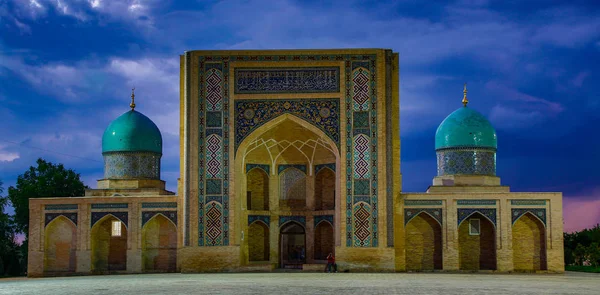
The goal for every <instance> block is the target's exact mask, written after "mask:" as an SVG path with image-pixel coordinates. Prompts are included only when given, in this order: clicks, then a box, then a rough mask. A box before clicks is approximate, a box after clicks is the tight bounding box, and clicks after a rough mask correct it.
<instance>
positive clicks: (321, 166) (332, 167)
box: [315, 163, 335, 175]
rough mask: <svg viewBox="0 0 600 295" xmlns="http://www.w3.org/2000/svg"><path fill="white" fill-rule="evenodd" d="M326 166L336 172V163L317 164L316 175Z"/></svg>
mask: <svg viewBox="0 0 600 295" xmlns="http://www.w3.org/2000/svg"><path fill="white" fill-rule="evenodd" d="M324 168H329V169H331V171H333V172H335V163H329V164H319V165H315V175H317V173H319V171H321V170H323V169H324Z"/></svg>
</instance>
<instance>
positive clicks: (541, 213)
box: [511, 208, 546, 226]
mask: <svg viewBox="0 0 600 295" xmlns="http://www.w3.org/2000/svg"><path fill="white" fill-rule="evenodd" d="M511 213H512V214H511V216H512V224H515V222H516V221H517V220H518V219H519V218H521V216H523V215H525V214H526V213H531V214H532V215H533V216H535V217H537V218H538V219H539V220H540V221H542V223H543V224H544V226H546V208H513V209H512V212H511Z"/></svg>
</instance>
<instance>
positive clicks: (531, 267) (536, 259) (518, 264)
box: [512, 211, 547, 271]
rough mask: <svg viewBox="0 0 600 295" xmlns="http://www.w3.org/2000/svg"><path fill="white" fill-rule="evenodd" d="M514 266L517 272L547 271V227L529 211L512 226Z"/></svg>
mask: <svg viewBox="0 0 600 295" xmlns="http://www.w3.org/2000/svg"><path fill="white" fill-rule="evenodd" d="M512 248H513V265H514V269H515V270H516V271H538V270H546V269H547V258H546V227H545V226H544V224H543V223H542V221H541V220H540V219H539V218H538V217H537V216H536V215H535V214H533V212H530V211H527V212H526V213H524V214H523V215H521V216H519V218H518V219H517V220H515V222H514V223H513V225H512Z"/></svg>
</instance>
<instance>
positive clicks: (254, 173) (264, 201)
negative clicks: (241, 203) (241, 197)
mask: <svg viewBox="0 0 600 295" xmlns="http://www.w3.org/2000/svg"><path fill="white" fill-rule="evenodd" d="M246 179H247V194H246V195H247V197H248V200H247V207H248V210H269V175H267V173H266V172H265V171H264V170H262V169H260V168H254V169H252V170H250V171H248V173H247V174H246Z"/></svg>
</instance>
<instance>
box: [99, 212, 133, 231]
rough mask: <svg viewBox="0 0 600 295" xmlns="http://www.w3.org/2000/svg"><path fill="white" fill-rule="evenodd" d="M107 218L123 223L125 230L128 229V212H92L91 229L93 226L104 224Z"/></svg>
mask: <svg viewBox="0 0 600 295" xmlns="http://www.w3.org/2000/svg"><path fill="white" fill-rule="evenodd" d="M107 218H114V219H117V220H119V221H121V223H123V225H124V226H125V228H128V225H127V219H128V212H92V229H94V226H96V225H97V224H99V223H102V222H104V221H105V220H106V219H107Z"/></svg>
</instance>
